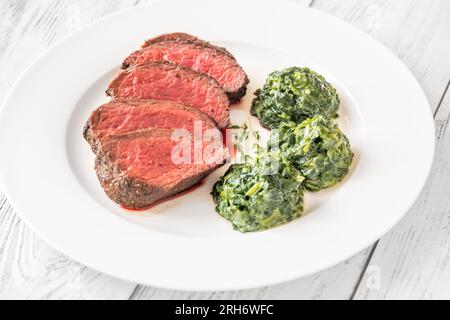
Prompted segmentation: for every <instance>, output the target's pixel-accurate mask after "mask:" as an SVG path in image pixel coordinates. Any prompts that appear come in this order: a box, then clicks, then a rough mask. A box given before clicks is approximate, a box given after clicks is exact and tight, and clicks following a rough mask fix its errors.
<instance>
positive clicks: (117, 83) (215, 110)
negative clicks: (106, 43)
mask: <svg viewBox="0 0 450 320" xmlns="http://www.w3.org/2000/svg"><path fill="white" fill-rule="evenodd" d="M107 93H108V95H110V96H112V97H114V98H121V99H130V100H141V99H144V100H147V99H152V100H170V101H176V102H179V103H183V104H186V105H190V106H193V107H195V108H197V109H200V110H201V111H203V112H205V113H206V114H208V115H209V116H211V117H212V118H213V119H214V120H215V121H216V122H217V123H218V125H219V127H221V128H224V127H227V126H229V124H230V102H229V100H228V97H227V95H226V93H225V91H224V90H223V89H222V87H221V86H220V85H219V84H218V83H217V82H216V81H215V80H214V79H212V78H211V77H209V76H207V75H205V74H202V73H199V72H196V71H193V70H191V69H189V68H185V67H182V66H178V65H174V64H170V63H167V62H153V63H149V64H145V65H139V66H135V67H133V68H130V69H128V70H123V71H122V72H121V73H120V74H119V75H118V76H117V78H116V79H115V80H113V82H112V83H111V84H110V86H109V89H108V90H107Z"/></svg>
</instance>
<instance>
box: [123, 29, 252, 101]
mask: <svg viewBox="0 0 450 320" xmlns="http://www.w3.org/2000/svg"><path fill="white" fill-rule="evenodd" d="M158 61H159V62H160V61H166V62H170V63H173V64H177V65H180V66H184V67H187V68H191V69H193V70H195V71H198V72H201V73H204V74H207V75H209V76H210V77H211V78H213V79H215V80H216V81H217V82H218V83H219V84H220V86H222V88H223V89H224V90H225V91H226V93H227V95H228V97H229V99H230V101H231V102H236V101H238V100H240V99H241V98H242V97H243V96H244V95H245V93H246V91H247V84H248V83H249V79H248V77H247V75H246V73H245V72H244V70H243V69H242V68H241V66H240V65H239V64H238V63H237V61H236V59H235V58H234V57H233V55H231V54H230V53H229V52H228V51H227V50H226V49H224V48H220V47H217V46H214V45H212V44H210V43H208V42H206V41H204V40H200V39H198V38H197V37H194V36H191V35H189V34H186V33H172V34H165V35H162V36H159V37H156V38H153V39H150V40H148V41H147V42H146V43H145V44H144V45H143V47H142V48H141V49H140V50H138V51H136V52H134V53H132V54H131V55H130V56H129V57H128V58H127V59H126V60H125V61H124V62H123V68H124V69H127V68H129V67H133V66H136V65H140V64H146V63H150V62H158Z"/></svg>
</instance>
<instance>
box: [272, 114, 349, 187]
mask: <svg viewBox="0 0 450 320" xmlns="http://www.w3.org/2000/svg"><path fill="white" fill-rule="evenodd" d="M277 147H278V148H279V152H280V153H281V154H282V155H283V157H285V158H286V160H287V161H288V162H290V163H291V164H292V165H293V166H294V167H295V168H296V169H298V170H299V171H300V172H301V174H302V175H303V176H304V177H305V181H304V183H303V185H304V186H305V188H306V189H308V190H310V191H319V190H321V189H325V188H328V187H331V186H334V185H335V184H336V183H338V182H339V181H341V180H342V179H344V177H345V176H346V175H347V173H348V171H349V167H350V165H351V164H352V161H353V156H354V154H353V152H352V150H351V148H350V142H349V140H348V138H347V137H346V136H345V135H344V134H343V133H342V131H341V130H340V129H339V127H338V126H337V125H336V124H335V123H334V121H332V120H328V119H326V118H324V117H322V116H316V117H314V118H311V119H307V120H305V121H304V122H302V123H301V124H299V125H296V124H292V123H291V124H283V125H282V126H281V127H280V128H279V129H278V130H274V131H273V132H272V135H271V138H270V140H269V149H271V150H275V149H276V148H277Z"/></svg>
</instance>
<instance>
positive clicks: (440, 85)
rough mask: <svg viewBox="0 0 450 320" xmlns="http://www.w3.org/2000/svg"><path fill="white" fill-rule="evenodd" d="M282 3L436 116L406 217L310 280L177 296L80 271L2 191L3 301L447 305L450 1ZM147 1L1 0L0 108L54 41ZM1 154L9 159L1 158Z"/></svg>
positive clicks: (449, 273) (0, 284)
mask: <svg viewBox="0 0 450 320" xmlns="http://www.w3.org/2000/svg"><path fill="white" fill-rule="evenodd" d="M243 1H245V0H243ZM286 1H294V2H298V3H300V4H302V5H307V6H311V7H313V8H315V9H317V10H320V11H323V12H326V13H328V14H331V15H333V16H336V17H338V18H341V19H344V20H346V21H348V22H349V23H351V24H353V25H355V26H356V27H358V28H360V29H362V30H365V31H366V32H368V33H370V34H371V35H372V36H373V37H375V38H376V39H378V40H379V41H381V42H382V43H384V44H385V45H386V46H387V47H388V48H389V49H390V50H392V51H393V52H394V53H396V54H397V55H398V56H399V57H400V58H401V59H402V60H403V61H404V63H405V64H406V65H407V66H408V67H409V68H410V69H411V70H412V72H413V73H414V75H415V76H416V77H417V79H418V80H419V82H420V83H421V85H422V86H423V88H424V90H425V92H426V95H427V97H428V99H429V101H430V104H431V108H432V109H433V111H434V113H435V119H436V131H437V154H436V159H435V163H434V167H433V172H432V174H431V176H430V178H429V181H428V183H427V185H426V187H425V189H424V190H423V192H422V194H421V196H420V197H419V198H418V200H417V201H416V203H415V205H414V206H413V208H412V209H411V210H410V211H409V213H408V214H407V216H406V217H405V218H404V219H403V220H402V221H401V222H400V223H399V224H398V225H397V226H396V227H395V228H394V229H393V230H392V231H391V232H389V233H388V234H387V235H385V236H384V237H383V238H382V239H380V240H379V241H378V242H377V243H375V244H373V245H372V246H371V247H369V248H367V249H366V250H364V251H363V252H360V253H359V254H358V255H356V256H355V257H353V258H351V259H349V260H348V261H346V262H345V263H342V264H340V265H338V266H336V267H333V268H331V269H329V270H326V271H323V272H321V273H319V274H316V275H313V276H310V277H308V278H304V279H300V280H297V281H293V282H290V283H285V284H280V285H277V286H273V287H267V288H261V289H254V290H247V291H237V292H209V293H197V292H179V291H170V290H162V289H156V288H151V287H145V286H141V285H139V284H136V283H130V282H126V281H122V280H118V279H114V278H111V277H109V276H106V275H103V274H101V273H98V272H96V271H93V270H91V269H89V268H86V267H84V266H82V265H79V264H78V263H76V262H74V261H72V260H71V259H69V258H67V257H65V256H64V255H62V254H60V253H59V252H57V251H56V250H54V249H52V248H51V247H50V246H49V245H47V244H46V243H44V242H43V241H42V240H40V239H39V238H38V237H37V236H35V235H34V234H33V233H32V232H31V231H30V230H29V229H28V228H27V227H26V226H25V225H24V223H22V222H21V220H20V218H19V217H18V216H17V215H16V213H15V212H14V209H13V208H11V206H10V205H9V203H8V200H7V199H6V198H5V197H4V196H3V195H2V194H1V191H0V298H3V299H6V298H7V299H221V298H223V299H260V298H267V299H414V298H416V299H417V298H419V299H420V298H427V299H429V298H436V299H449V298H450V131H447V128H448V126H449V117H450V90H449V83H450V0H433V1H421V0H396V1H394V0H390V1H389V0H363V1H361V0H312V1H311V0H286ZM149 2H151V0H97V1H92V0H0V100H2V99H3V98H4V97H5V95H6V93H7V91H8V89H9V88H10V87H11V85H12V83H13V82H14V81H15V80H16V79H17V77H18V76H19V75H20V74H21V72H22V71H23V70H24V69H25V68H26V67H27V66H28V65H29V64H30V63H31V62H32V61H33V60H34V59H35V58H36V57H37V56H38V55H39V54H40V53H42V52H43V51H45V50H46V49H47V48H48V47H49V46H51V45H52V44H53V43H55V42H56V41H57V40H59V39H60V38H61V37H63V36H65V35H66V34H68V33H70V32H73V31H75V30H77V29H78V28H80V27H82V26H83V25H85V24H87V23H90V22H92V21H95V20H96V19H99V18H100V17H102V16H104V15H107V14H110V13H113V12H116V11H118V10H121V9H124V8H129V7H133V6H137V5H141V4H144V3H149ZM374 63H376V62H375V61H374ZM418 147H420V146H418ZM2 152H8V151H7V150H2V151H0V156H1V153H2ZM399 192H401V191H399Z"/></svg>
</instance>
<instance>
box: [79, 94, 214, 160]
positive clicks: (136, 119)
mask: <svg viewBox="0 0 450 320" xmlns="http://www.w3.org/2000/svg"><path fill="white" fill-rule="evenodd" d="M148 128H162V129H186V130H188V131H189V132H194V129H196V128H198V129H199V130H201V132H204V131H205V130H207V129H211V128H217V124H216V123H215V121H214V120H213V119H212V118H211V117H209V116H208V115H207V114H206V113H204V112H201V111H200V110H198V109H196V108H194V107H190V106H187V105H183V104H180V103H177V102H174V101H159V100H148V101H146V100H140V101H127V100H113V101H111V102H108V103H106V104H104V105H102V106H101V107H99V108H98V109H97V110H95V111H94V112H93V113H92V114H91V117H90V118H89V120H88V121H87V123H86V125H85V128H84V137H85V139H86V140H87V141H88V142H89V144H90V145H91V147H92V150H93V151H94V153H96V152H97V146H98V144H99V142H100V141H101V140H102V139H103V138H104V137H106V136H110V135H119V134H124V133H129V132H133V131H137V130H143V129H148Z"/></svg>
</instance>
